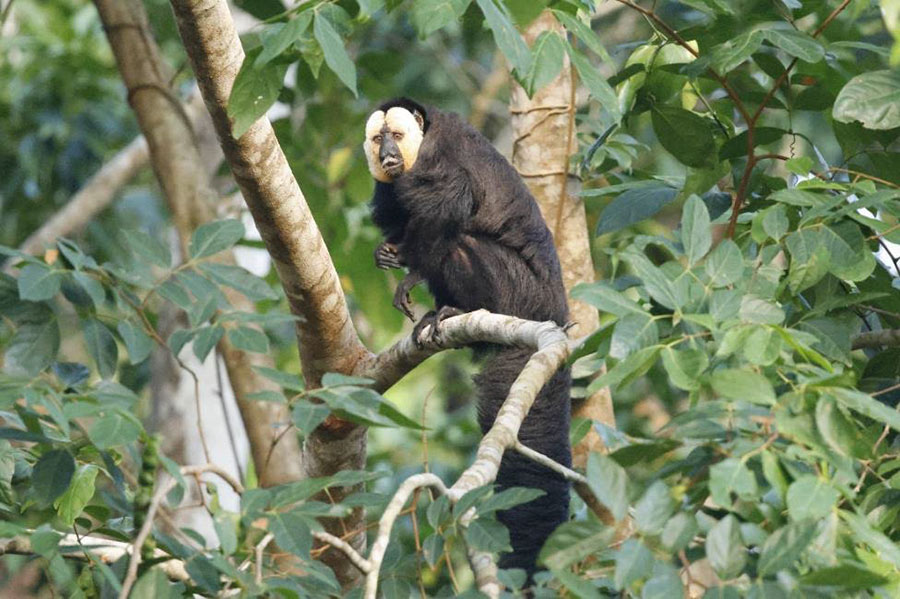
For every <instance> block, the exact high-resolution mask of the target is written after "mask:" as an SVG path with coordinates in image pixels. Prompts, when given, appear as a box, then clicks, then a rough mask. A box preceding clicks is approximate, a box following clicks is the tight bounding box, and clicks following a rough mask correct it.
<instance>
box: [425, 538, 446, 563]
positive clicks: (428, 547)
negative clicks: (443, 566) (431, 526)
mask: <svg viewBox="0 0 900 599" xmlns="http://www.w3.org/2000/svg"><path fill="white" fill-rule="evenodd" d="M422 554H423V555H424V556H425V561H426V562H428V566H429V567H431V568H434V567H435V565H437V563H438V560H439V559H441V557H443V555H444V537H443V536H441V535H440V534H438V533H433V534H431V535H429V536H428V537H426V538H425V541H424V542H423V543H422Z"/></svg>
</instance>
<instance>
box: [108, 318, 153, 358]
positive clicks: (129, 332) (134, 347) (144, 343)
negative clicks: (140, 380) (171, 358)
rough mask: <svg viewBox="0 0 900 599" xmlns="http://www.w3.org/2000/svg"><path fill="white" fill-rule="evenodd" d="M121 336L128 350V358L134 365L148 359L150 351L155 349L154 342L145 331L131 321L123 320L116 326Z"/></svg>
mask: <svg viewBox="0 0 900 599" xmlns="http://www.w3.org/2000/svg"><path fill="white" fill-rule="evenodd" d="M116 329H117V330H118V331H119V336H120V337H122V341H124V342H125V347H126V348H127V349H128V357H129V359H130V361H131V363H132V364H140V363H141V362H143V361H144V360H146V359H147V356H149V355H150V351H151V350H152V349H153V340H151V339H150V337H149V336H147V333H145V332H144V329H142V328H141V327H139V326H138V325H136V324H134V323H133V322H131V321H130V320H121V321H119V324H118V325H116Z"/></svg>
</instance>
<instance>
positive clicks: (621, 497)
mask: <svg viewBox="0 0 900 599" xmlns="http://www.w3.org/2000/svg"><path fill="white" fill-rule="evenodd" d="M587 479H588V486H589V487H590V488H591V491H593V492H594V495H595V496H596V497H597V499H598V500H599V501H600V503H602V504H603V505H605V506H606V508H607V509H608V510H609V511H610V512H611V513H612V515H613V517H614V518H615V519H616V520H621V519H622V518H624V517H625V514H626V513H627V511H628V493H627V490H626V481H627V480H628V475H627V474H626V473H625V469H624V468H622V467H621V466H619V465H618V464H617V463H616V462H615V461H613V459H612V458H610V457H607V456H605V455H601V454H599V453H592V454H591V455H590V456H588V463H587Z"/></svg>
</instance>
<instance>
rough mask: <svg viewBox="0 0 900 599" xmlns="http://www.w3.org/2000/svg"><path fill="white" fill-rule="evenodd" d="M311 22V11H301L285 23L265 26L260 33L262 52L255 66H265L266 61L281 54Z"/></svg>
mask: <svg viewBox="0 0 900 599" xmlns="http://www.w3.org/2000/svg"><path fill="white" fill-rule="evenodd" d="M311 22H312V12H310V11H307V12H301V13H300V14H298V15H297V16H296V17H295V18H293V19H291V20H290V21H288V22H287V23H273V24H271V25H268V26H266V28H265V30H264V31H263V33H262V35H261V36H260V38H261V40H262V46H263V49H262V52H260V53H259V56H257V57H256V63H255V65H254V66H255V67H256V68H260V67H263V66H265V64H266V63H267V62H269V61H270V60H272V59H273V58H275V57H276V56H279V55H280V54H282V53H283V52H284V51H285V50H287V49H288V48H289V47H290V46H291V44H293V43H294V42H296V41H298V40H299V39H300V37H301V36H302V35H303V33H304V32H305V31H306V28H307V27H309V24H310V23H311Z"/></svg>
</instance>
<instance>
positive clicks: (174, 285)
mask: <svg viewBox="0 0 900 599" xmlns="http://www.w3.org/2000/svg"><path fill="white" fill-rule="evenodd" d="M156 292H157V293H158V294H159V296H160V297H162V298H163V299H165V300H168V301H170V302H172V303H173V304H175V305H176V306H178V307H179V308H181V309H182V310H185V311H188V310H190V309H191V308H192V307H193V305H194V302H193V300H191V296H190V295H188V293H187V291H185V290H184V287H182V286H181V284H180V283H179V282H178V281H177V279H176V278H175V277H169V278H168V279H166V280H165V281H163V282H162V284H160V285H159V286H158V287H157V288H156Z"/></svg>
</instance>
